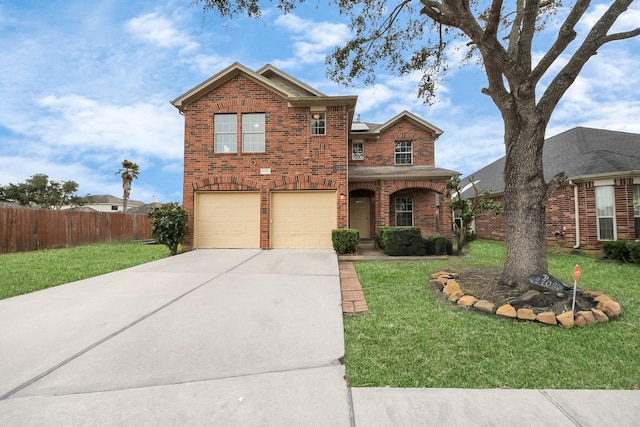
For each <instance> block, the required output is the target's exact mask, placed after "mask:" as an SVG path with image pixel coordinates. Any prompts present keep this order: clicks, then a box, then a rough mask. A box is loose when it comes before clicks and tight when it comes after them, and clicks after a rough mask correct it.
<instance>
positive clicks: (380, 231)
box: [377, 226, 393, 250]
mask: <svg viewBox="0 0 640 427" xmlns="http://www.w3.org/2000/svg"><path fill="white" fill-rule="evenodd" d="M392 228H393V227H385V226H382V227H379V228H378V239H377V240H378V246H379V247H380V249H382V250H384V233H385V232H386V231H387V230H390V229H392Z"/></svg>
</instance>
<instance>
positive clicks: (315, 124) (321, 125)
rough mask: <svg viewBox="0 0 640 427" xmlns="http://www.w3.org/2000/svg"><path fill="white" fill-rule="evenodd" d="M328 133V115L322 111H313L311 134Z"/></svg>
mask: <svg viewBox="0 0 640 427" xmlns="http://www.w3.org/2000/svg"><path fill="white" fill-rule="evenodd" d="M326 133H327V121H326V115H325V113H324V112H321V111H312V112H311V135H325V134H326Z"/></svg>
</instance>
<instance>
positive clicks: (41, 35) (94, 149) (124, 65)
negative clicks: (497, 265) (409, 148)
mask: <svg viewBox="0 0 640 427" xmlns="http://www.w3.org/2000/svg"><path fill="white" fill-rule="evenodd" d="M320 1H321V3H320V4H321V5H323V7H322V8H316V7H315V5H316V4H317V3H316V2H315V1H314V0H310V1H308V2H307V3H305V6H304V7H303V8H300V9H296V10H294V11H293V13H290V14H288V15H282V14H281V13H279V12H278V11H276V10H275V9H269V8H267V9H266V10H265V11H264V14H263V17H262V18H261V19H259V20H256V19H248V18H233V19H222V18H220V17H219V16H218V15H216V14H215V13H214V12H208V13H206V14H203V12H202V9H201V8H199V7H194V6H192V5H191V3H192V2H191V0H153V1H152V0H135V1H131V0H92V1H90V2H89V1H86V0H49V1H46V2H42V1H40V0H10V1H7V0H0V99H2V101H3V102H1V103H0V185H7V184H9V183H19V182H24V181H25V180H26V179H28V178H29V177H30V176H32V175H34V174H38V173H44V174H47V175H48V176H49V177H50V179H52V180H56V181H69V180H72V181H76V182H77V183H78V184H79V190H78V194H79V195H86V194H93V195H100V194H110V195H114V196H117V197H122V182H121V179H120V177H119V176H118V175H117V174H116V172H117V171H118V169H119V168H120V165H121V162H122V160H124V159H127V160H130V161H133V162H135V163H137V164H138V165H139V166H140V176H139V178H138V179H137V180H136V181H134V183H133V187H132V190H131V199H134V200H142V201H144V202H150V201H151V199H152V197H154V196H155V197H156V198H157V200H158V201H159V202H161V203H166V202H172V201H176V202H180V203H181V202H182V171H183V126H184V122H183V117H182V116H181V115H180V114H179V113H178V111H177V110H176V109H175V107H173V106H172V105H171V104H170V101H171V100H173V99H175V98H177V97H178V96H179V95H181V94H183V93H184V92H186V91H188V90H189V89H191V88H193V87H194V86H196V85H198V84H199V83H201V82H202V81H204V80H206V79H207V78H209V77H211V76H212V75H214V74H216V73H218V72H219V71H221V70H223V69H224V68H226V67H227V66H229V65H231V64H232V63H234V62H240V63H242V64H243V65H245V66H247V67H249V68H251V69H253V70H257V69H259V68H260V67H262V66H263V65H265V64H268V63H269V64H272V65H274V66H276V67H278V68H280V69H281V70H283V71H285V72H286V73H288V74H290V75H292V76H294V77H296V78H297V79H299V80H301V81H303V82H305V83H307V84H308V85H310V86H312V87H314V88H316V89H318V90H320V91H321V92H323V93H325V94H326V95H357V96H358V103H357V107H356V113H355V116H356V117H360V119H361V120H362V121H366V122H372V123H384V122H386V121H387V120H388V119H390V118H392V117H394V116H395V115H396V114H398V113H400V112H401V111H403V110H408V111H410V112H412V113H414V114H416V115H418V116H420V117H422V118H423V119H425V120H427V121H428V122H430V123H432V124H434V125H435V126H437V127H439V128H440V129H442V130H444V134H443V135H442V136H441V137H440V138H439V139H438V140H437V141H436V147H435V155H436V166H438V167H443V168H447V169H452V170H455V171H458V172H460V173H461V174H462V175H463V176H466V175H469V174H471V173H472V172H474V171H475V170H478V169H480V168H481V167H483V166H485V165H487V164H488V163H490V162H492V161H494V160H496V159H498V158H499V157H502V156H503V155H504V144H503V139H502V138H503V123H502V120H501V117H500V114H499V113H498V110H497V109H496V107H495V106H494V105H493V103H492V102H491V100H490V99H489V97H487V96H486V95H483V94H481V92H480V90H481V88H482V87H484V86H485V85H486V77H484V74H483V71H482V70H481V69H480V68H479V67H478V66H477V65H473V64H472V65H470V66H468V67H453V69H452V70H451V71H450V73H449V74H448V76H447V78H446V80H445V81H444V82H443V84H442V85H441V86H440V87H439V88H438V91H437V98H436V102H435V103H434V104H433V105H431V106H428V105H426V104H425V103H424V102H423V101H422V100H420V99H418V98H417V97H416V88H417V82H418V81H419V77H418V76H415V75H414V76H408V77H405V78H399V77H397V76H394V75H391V74H390V73H388V72H387V71H381V72H380V73H378V74H377V76H376V82H375V85H373V86H365V85H364V84H363V83H359V82H356V84H355V85H354V86H352V87H344V86H341V85H338V84H336V83H333V82H331V81H330V80H329V79H328V78H327V77H326V65H325V62H324V61H325V57H326V55H327V54H329V53H330V52H331V50H332V49H333V47H334V46H339V45H341V44H342V43H344V42H345V41H346V40H348V39H349V37H350V30H349V27H348V20H347V18H346V17H343V16H340V15H339V14H338V12H337V9H336V8H335V7H334V8H327V7H324V5H326V4H327V2H326V1H322V0H320ZM594 4H595V6H594V7H592V9H590V10H589V11H588V13H587V14H586V15H585V16H584V17H583V19H582V20H581V22H580V23H579V25H578V31H579V34H584V33H585V31H586V30H588V28H589V27H590V25H591V24H592V23H593V22H595V19H597V17H598V16H599V14H601V13H602V10H603V9H602V7H603V5H602V4H598V2H597V1H596V2H594ZM563 13H565V11H563V10H561V11H560V13H559V15H558V20H556V21H553V22H551V23H550V25H549V26H548V27H547V28H546V29H545V30H544V31H543V32H542V33H541V34H540V35H539V36H538V38H539V41H538V42H537V43H536V46H534V48H535V49H534V59H536V58H540V57H541V55H542V53H543V52H544V50H545V49H546V48H548V46H549V44H550V42H551V38H550V37H552V36H553V34H554V32H555V31H556V30H557V28H558V26H559V22H560V21H559V19H560V18H561V17H562V16H563ZM638 22H640V5H638V4H632V7H631V8H630V9H629V10H628V11H627V12H625V14H624V15H623V16H622V17H621V19H620V20H619V24H616V25H617V27H615V28H616V29H618V30H628V29H631V28H632V27H633V26H635V25H637V23H638ZM579 38H580V35H579V36H578V39H579ZM451 53H452V56H455V55H456V53H455V51H451ZM561 62H562V61H561ZM560 65H561V64H560ZM639 66H640V38H635V39H630V40H625V41H619V42H614V43H610V44H608V45H606V46H605V47H603V48H602V49H600V51H599V52H598V55H596V56H594V57H593V58H592V59H591V60H590V62H589V63H588V64H587V66H586V67H585V68H584V69H583V71H582V73H581V75H580V76H579V78H578V79H577V81H576V82H575V83H574V84H573V86H572V87H571V89H570V90H569V91H568V92H567V94H566V95H565V97H564V98H563V100H562V102H561V103H560V105H559V106H558V107H557V109H556V111H555V113H554V115H553V116H552V120H551V122H550V123H549V126H548V132H547V136H548V137H550V136H554V135H557V134H559V133H561V132H564V131H566V130H569V129H571V128H573V127H576V126H587V127H595V128H602V129H610V130H618V131H626V132H636V133H640V73H638V72H637V70H638V67H639ZM556 69H558V68H556ZM546 81H547V82H548V81H549V80H548V79H547V80H546ZM544 84H545V80H543V81H542V88H543V87H544Z"/></svg>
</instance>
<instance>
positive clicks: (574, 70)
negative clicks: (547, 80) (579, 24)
mask: <svg viewBox="0 0 640 427" xmlns="http://www.w3.org/2000/svg"><path fill="white" fill-rule="evenodd" d="M632 2H633V0H614V2H613V3H612V4H611V5H610V6H609V8H608V9H607V10H606V11H605V12H604V14H603V15H602V16H601V17H600V19H598V21H597V22H596V24H595V25H594V26H593V27H592V28H591V31H590V32H589V34H588V35H587V37H586V38H585V40H584V41H583V42H582V44H581V45H580V47H578V49H577V50H576V52H575V53H574V54H573V56H572V57H571V58H569V61H568V62H567V64H566V65H565V66H564V67H563V68H562V70H561V71H560V72H559V73H558V74H557V75H556V77H555V78H554V79H553V81H552V82H551V84H550V85H549V86H548V87H547V89H546V90H545V91H544V94H543V95H542V97H541V98H540V102H539V103H538V111H539V113H541V114H542V117H544V118H545V119H546V120H548V119H549V117H550V116H551V113H552V112H553V110H554V108H555V107H556V105H557V104H558V102H559V101H560V99H561V98H562V96H563V95H564V94H565V93H566V91H567V90H568V89H569V87H570V86H571V85H572V84H573V82H574V81H575V79H576V78H577V77H578V74H579V73H580V71H581V70H582V68H583V67H584V65H585V64H586V63H587V61H588V60H589V58H591V57H592V56H593V55H595V54H596V53H597V52H598V49H599V48H600V47H601V46H602V45H604V44H605V43H608V42H611V41H614V40H621V39H625V38H629V37H635V36H637V35H640V30H639V29H637V28H636V29H635V30H632V31H628V32H625V33H616V34H612V35H610V36H607V32H608V31H609V30H610V29H611V27H612V26H613V24H615V22H616V20H617V19H618V17H619V16H620V15H621V14H622V13H624V12H625V11H626V10H627V8H628V7H629V5H630V4H631V3H632Z"/></svg>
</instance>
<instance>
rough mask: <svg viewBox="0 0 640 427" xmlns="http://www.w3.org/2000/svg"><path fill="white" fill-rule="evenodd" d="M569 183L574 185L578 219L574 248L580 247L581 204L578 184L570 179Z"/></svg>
mask: <svg viewBox="0 0 640 427" xmlns="http://www.w3.org/2000/svg"><path fill="white" fill-rule="evenodd" d="M569 185H571V186H572V187H573V213H574V218H575V221H576V244H575V245H573V249H578V248H579V247H580V205H579V203H578V185H577V184H576V183H575V182H573V181H569Z"/></svg>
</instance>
